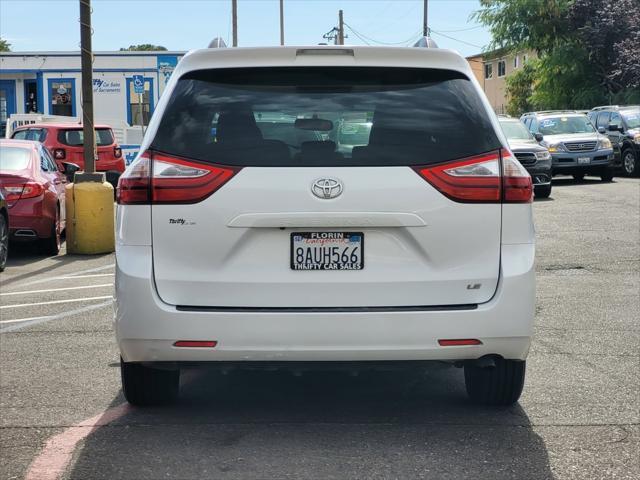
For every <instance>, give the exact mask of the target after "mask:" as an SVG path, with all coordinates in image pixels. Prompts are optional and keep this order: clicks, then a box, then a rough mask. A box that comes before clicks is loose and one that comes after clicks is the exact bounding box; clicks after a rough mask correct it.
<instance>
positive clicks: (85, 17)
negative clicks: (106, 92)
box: [80, 0, 96, 174]
mask: <svg viewBox="0 0 640 480" xmlns="http://www.w3.org/2000/svg"><path fill="white" fill-rule="evenodd" d="M80 50H81V52H80V58H81V63H82V130H83V138H84V140H83V144H84V171H85V172H86V173H88V174H92V173H95V171H96V138H95V130H94V129H93V71H92V70H93V51H92V49H91V0H80Z"/></svg>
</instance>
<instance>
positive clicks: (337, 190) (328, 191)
mask: <svg viewBox="0 0 640 480" xmlns="http://www.w3.org/2000/svg"><path fill="white" fill-rule="evenodd" d="M311 192H313V194H314V195H315V196H316V197H318V198H325V199H329V198H336V197H338V196H339V195H340V194H341V193H342V182H341V181H340V180H337V179H335V178H319V179H318V180H316V181H314V182H313V184H312V185H311Z"/></svg>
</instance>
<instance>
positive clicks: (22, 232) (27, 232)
mask: <svg viewBox="0 0 640 480" xmlns="http://www.w3.org/2000/svg"><path fill="white" fill-rule="evenodd" d="M13 236H14V237H32V238H33V237H35V236H36V232H34V231H33V230H26V229H20V230H16V232H15V233H14V234H13Z"/></svg>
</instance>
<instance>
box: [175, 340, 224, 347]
mask: <svg viewBox="0 0 640 480" xmlns="http://www.w3.org/2000/svg"><path fill="white" fill-rule="evenodd" d="M217 344H218V342H216V341H215V340H178V341H177V342H176V343H174V344H173V346H174V347H205V348H213V347H215V346H216V345H217Z"/></svg>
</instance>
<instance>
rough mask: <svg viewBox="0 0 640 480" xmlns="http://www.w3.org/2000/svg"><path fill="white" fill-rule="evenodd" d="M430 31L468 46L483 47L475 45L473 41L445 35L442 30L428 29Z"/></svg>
mask: <svg viewBox="0 0 640 480" xmlns="http://www.w3.org/2000/svg"><path fill="white" fill-rule="evenodd" d="M430 31H431V33H435V34H437V35H440V36H442V37H445V38H448V39H449V40H453V41H455V42H460V43H464V44H465V45H469V46H471V47H475V48H480V49H482V48H484V47H483V46H481V45H476V44H475V43H470V42H465V41H464V40H460V39H458V38H455V37H451V36H449V35H446V34H444V33H442V32H439V31H437V30H433V29H430Z"/></svg>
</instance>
